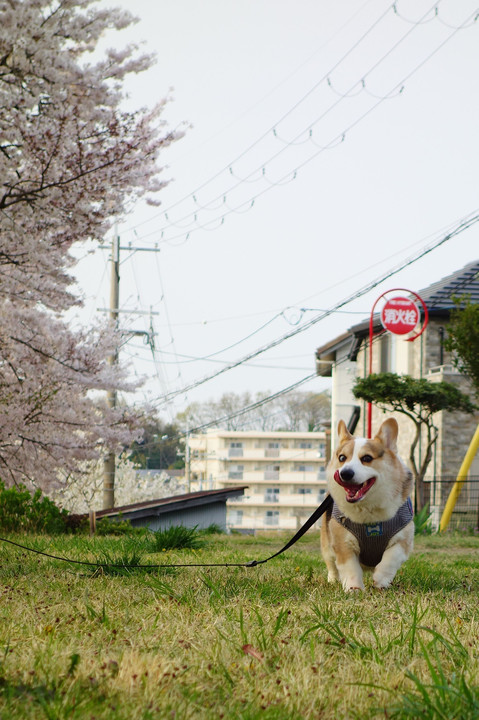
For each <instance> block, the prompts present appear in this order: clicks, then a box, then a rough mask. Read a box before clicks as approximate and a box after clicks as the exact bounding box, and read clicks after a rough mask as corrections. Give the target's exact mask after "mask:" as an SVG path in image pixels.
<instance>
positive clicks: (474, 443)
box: [439, 425, 479, 532]
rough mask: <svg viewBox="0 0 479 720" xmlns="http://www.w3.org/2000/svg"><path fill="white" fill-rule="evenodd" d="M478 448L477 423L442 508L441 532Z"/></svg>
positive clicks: (478, 432) (448, 518)
mask: <svg viewBox="0 0 479 720" xmlns="http://www.w3.org/2000/svg"><path fill="white" fill-rule="evenodd" d="M478 450H479V425H478V426H477V428H476V432H475V433H474V437H473V438H472V440H471V444H470V445H469V449H468V451H467V453H466V455H465V457H464V460H463V461H462V465H461V467H460V468H459V472H458V474H457V478H456V482H455V483H454V485H453V487H452V490H451V492H450V493H449V497H448V498H447V503H446V507H445V508H444V512H443V513H442V517H441V522H440V523H439V531H440V532H442V531H443V530H445V529H446V528H447V526H448V525H449V521H450V520H451V515H452V511H453V510H454V508H455V506H456V502H457V498H458V497H459V493H460V492H461V487H462V484H463V482H464V480H465V478H466V475H467V473H468V472H469V468H470V467H471V465H472V461H473V460H474V458H475V456H476V453H477V451H478Z"/></svg>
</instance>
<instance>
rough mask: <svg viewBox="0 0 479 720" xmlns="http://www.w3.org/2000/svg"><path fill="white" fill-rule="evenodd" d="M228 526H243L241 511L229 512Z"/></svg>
mask: <svg viewBox="0 0 479 720" xmlns="http://www.w3.org/2000/svg"><path fill="white" fill-rule="evenodd" d="M228 515H229V517H228V520H229V524H230V525H242V524H243V511H242V510H230V511H229V513H228Z"/></svg>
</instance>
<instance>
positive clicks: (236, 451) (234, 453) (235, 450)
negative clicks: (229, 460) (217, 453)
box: [228, 442, 243, 457]
mask: <svg viewBox="0 0 479 720" xmlns="http://www.w3.org/2000/svg"><path fill="white" fill-rule="evenodd" d="M228 455H229V457H243V443H242V442H230V446H229V450H228Z"/></svg>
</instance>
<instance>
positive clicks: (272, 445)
mask: <svg viewBox="0 0 479 720" xmlns="http://www.w3.org/2000/svg"><path fill="white" fill-rule="evenodd" d="M279 449H280V444H279V442H269V443H268V444H267V446H266V450H265V451H264V456H265V457H270V458H272V457H279Z"/></svg>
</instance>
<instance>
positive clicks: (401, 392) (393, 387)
mask: <svg viewBox="0 0 479 720" xmlns="http://www.w3.org/2000/svg"><path fill="white" fill-rule="evenodd" d="M353 393H354V396H355V397H357V398H360V399H361V400H365V401H366V402H371V403H374V404H375V405H376V406H377V407H379V408H382V409H383V410H393V411H395V412H399V413H402V414H403V415H406V416H407V417H408V418H410V419H411V420H412V422H413V423H414V426H415V429H416V432H415V434H414V439H413V441H412V443H411V446H410V449H409V462H410V464H411V469H412V471H413V474H414V478H415V489H416V495H415V497H416V510H417V511H420V510H421V509H422V508H423V507H424V504H425V492H424V491H425V487H424V477H425V475H426V471H427V468H428V466H429V463H430V462H431V459H432V450H433V447H434V443H435V442H436V440H437V436H438V429H437V427H436V426H435V425H434V420H433V415H434V414H435V413H437V412H439V411H441V410H445V411H448V412H458V411H460V412H465V413H473V412H474V410H475V409H476V407H475V405H474V404H473V403H472V402H471V400H470V398H469V397H468V396H467V395H465V394H464V393H462V392H461V391H460V390H459V389H458V388H457V387H456V386H455V385H452V384H451V383H448V382H438V383H432V382H429V381H428V380H425V379H423V378H421V379H417V378H413V377H410V376H409V375H396V374H395V373H377V374H371V375H369V376H368V377H365V378H358V379H357V380H356V383H355V385H354V388H353ZM423 430H424V431H425V435H426V438H425V451H424V455H423V456H422V458H421V461H420V462H419V461H418V460H417V459H416V449H417V447H418V444H419V440H420V439H421V435H422V431H423Z"/></svg>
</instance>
